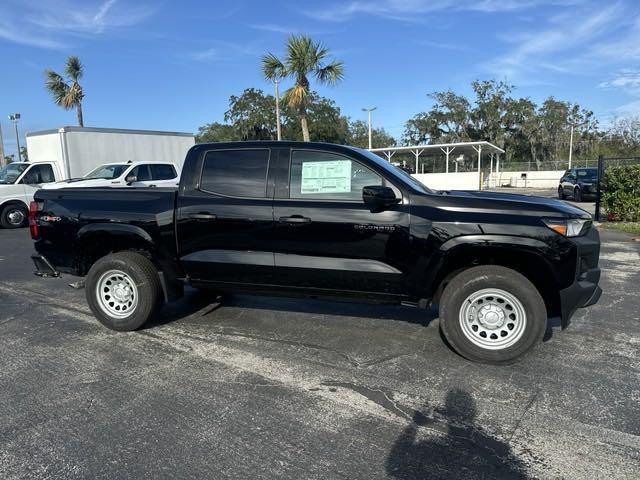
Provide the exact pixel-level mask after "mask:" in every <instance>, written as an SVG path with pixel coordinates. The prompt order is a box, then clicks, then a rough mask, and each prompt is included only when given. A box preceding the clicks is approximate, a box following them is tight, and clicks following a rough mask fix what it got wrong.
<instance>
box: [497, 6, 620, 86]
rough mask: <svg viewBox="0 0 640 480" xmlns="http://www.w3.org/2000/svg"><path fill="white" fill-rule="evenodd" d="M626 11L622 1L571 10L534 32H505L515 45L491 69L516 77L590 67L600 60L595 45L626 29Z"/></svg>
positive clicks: (508, 39)
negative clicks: (532, 73) (599, 7)
mask: <svg viewBox="0 0 640 480" xmlns="http://www.w3.org/2000/svg"><path fill="white" fill-rule="evenodd" d="M627 13H628V12H626V11H625V8H624V7H623V5H622V4H621V3H614V4H610V5H609V6H607V7H605V8H601V9H598V10H595V11H594V10H593V9H586V11H584V10H582V11H581V10H576V9H571V11H570V12H565V13H562V14H560V15H556V16H554V17H551V18H550V19H548V21H547V24H546V25H545V26H544V27H543V28H538V29H537V30H535V31H528V32H515V33H514V32H512V33H509V34H503V35H501V39H502V40H503V41H505V42H507V43H509V44H511V45H513V47H512V48H510V49H508V50H507V52H506V53H505V54H503V55H501V56H499V57H497V58H494V59H493V60H492V61H490V62H488V63H487V66H488V69H489V70H490V71H491V72H492V73H494V74H499V75H501V76H506V77H508V78H510V79H512V80H514V79H519V77H520V76H521V75H523V74H529V73H531V72H534V73H540V72H541V71H551V72H556V73H578V72H579V71H580V70H581V69H582V68H591V67H593V66H594V65H595V64H596V63H597V62H596V61H595V58H594V53H593V48H594V47H593V45H597V44H599V43H602V42H604V41H605V40H606V39H607V38H608V36H610V35H611V33H612V32H615V31H616V30H615V28H617V29H618V31H621V32H624V31H625V28H626V25H625V15H626V14H627Z"/></svg>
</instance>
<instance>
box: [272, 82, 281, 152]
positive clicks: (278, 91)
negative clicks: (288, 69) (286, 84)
mask: <svg viewBox="0 0 640 480" xmlns="http://www.w3.org/2000/svg"><path fill="white" fill-rule="evenodd" d="M273 83H274V84H275V87H276V130H277V132H278V141H280V140H282V129H281V127H280V89H279V88H278V86H279V84H280V80H278V79H277V78H276V79H275V80H274V81H273Z"/></svg>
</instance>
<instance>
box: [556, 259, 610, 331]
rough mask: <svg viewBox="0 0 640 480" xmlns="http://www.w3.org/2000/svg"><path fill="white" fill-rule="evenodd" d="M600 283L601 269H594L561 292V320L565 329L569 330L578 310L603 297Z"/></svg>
mask: <svg viewBox="0 0 640 480" xmlns="http://www.w3.org/2000/svg"><path fill="white" fill-rule="evenodd" d="M599 281H600V269H599V268H592V269H590V270H588V271H587V272H586V273H585V274H583V275H582V276H581V279H580V280H577V281H576V282H574V283H573V284H571V285H570V286H569V287H567V288H565V289H563V290H560V306H561V315H560V319H561V325H562V328H563V329H564V328H567V326H568V325H569V323H570V321H571V317H572V316H573V314H574V313H575V312H576V310H577V309H579V308H583V307H588V306H589V305H593V304H595V303H597V301H598V300H599V299H600V295H602V289H601V288H600V287H599V286H598V282H599Z"/></svg>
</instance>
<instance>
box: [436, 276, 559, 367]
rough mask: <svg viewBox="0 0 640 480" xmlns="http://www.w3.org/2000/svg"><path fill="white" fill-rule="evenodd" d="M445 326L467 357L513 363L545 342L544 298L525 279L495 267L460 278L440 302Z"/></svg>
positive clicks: (444, 332) (457, 349)
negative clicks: (543, 339)
mask: <svg viewBox="0 0 640 480" xmlns="http://www.w3.org/2000/svg"><path fill="white" fill-rule="evenodd" d="M439 316H440V326H441V329H442V332H443V334H444V336H445V337H446V339H447V341H448V342H449V344H450V345H451V346H452V347H453V348H454V350H456V351H457V352H458V353H459V354H460V355H462V356H463V357H465V358H467V359H469V360H472V361H476V362H482V363H492V364H509V363H513V362H514V361H515V360H517V359H518V358H520V357H522V356H523V355H524V354H526V353H527V352H529V351H530V350H531V349H532V348H533V347H534V346H536V345H537V344H539V343H540V342H541V341H542V337H543V336H544V332H545V329H546V323H547V312H546V308H545V304H544V300H543V299H542V296H541V295H540V293H539V292H538V290H537V289H536V287H535V286H534V285H533V284H532V283H531V282H530V281H529V280H528V279H527V278H526V277H524V276H523V275H521V274H520V273H518V272H516V271H514V270H511V269H510V268H505V267H501V266H495V265H485V266H478V267H472V268H469V269H467V270H464V271H463V272H461V273H459V274H458V275H457V276H455V277H454V278H453V279H452V280H451V282H449V284H448V285H447V286H446V288H445V289H444V292H443V293H442V298H441V301H440V315H439Z"/></svg>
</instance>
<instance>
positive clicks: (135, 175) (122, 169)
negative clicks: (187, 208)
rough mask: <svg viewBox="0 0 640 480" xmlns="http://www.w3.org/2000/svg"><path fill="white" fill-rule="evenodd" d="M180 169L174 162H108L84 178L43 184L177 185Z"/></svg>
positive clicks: (55, 187)
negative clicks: (178, 169)
mask: <svg viewBox="0 0 640 480" xmlns="http://www.w3.org/2000/svg"><path fill="white" fill-rule="evenodd" d="M179 182H180V179H179V175H178V171H177V170H176V167H175V165H173V164H172V163H155V162H134V163H107V164H105V165H101V166H100V167H98V168H96V169H95V170H93V171H91V172H89V173H88V174H87V175H85V176H84V177H82V178H72V179H70V180H63V181H62V182H55V183H49V184H46V185H43V186H42V188H45V189H48V190H49V189H57V188H67V187H125V186H128V187H177V186H178V183H179Z"/></svg>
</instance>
